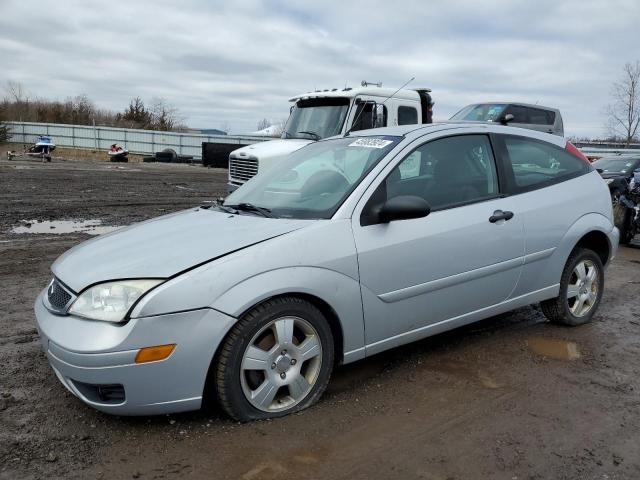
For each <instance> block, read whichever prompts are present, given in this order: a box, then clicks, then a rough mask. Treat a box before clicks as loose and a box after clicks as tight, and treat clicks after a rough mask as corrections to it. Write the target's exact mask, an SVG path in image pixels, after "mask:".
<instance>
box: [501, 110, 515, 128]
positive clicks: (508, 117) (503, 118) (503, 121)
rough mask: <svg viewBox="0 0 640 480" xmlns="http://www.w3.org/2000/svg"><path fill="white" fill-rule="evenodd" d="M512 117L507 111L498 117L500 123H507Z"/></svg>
mask: <svg viewBox="0 0 640 480" xmlns="http://www.w3.org/2000/svg"><path fill="white" fill-rule="evenodd" d="M513 119H514V116H513V114H511V113H507V114H506V115H503V116H501V117H500V123H501V124H502V125H506V124H508V123H509V122H510V121H512V120H513Z"/></svg>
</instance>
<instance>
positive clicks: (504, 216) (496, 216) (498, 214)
mask: <svg viewBox="0 0 640 480" xmlns="http://www.w3.org/2000/svg"><path fill="white" fill-rule="evenodd" d="M512 218H513V212H509V211H504V212H503V211H502V210H496V211H495V212H493V215H491V216H490V217H489V221H490V222H491V223H496V222H497V221H499V220H507V221H508V220H511V219H512Z"/></svg>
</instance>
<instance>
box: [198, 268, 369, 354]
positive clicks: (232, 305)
mask: <svg viewBox="0 0 640 480" xmlns="http://www.w3.org/2000/svg"><path fill="white" fill-rule="evenodd" d="M294 293H302V294H306V295H312V296H314V297H317V298H319V299H320V300H322V301H323V302H325V303H326V304H328V305H329V306H330V307H331V308H332V309H333V310H334V311H335V312H336V314H337V317H338V320H339V322H340V326H341V328H342V334H343V335H342V336H343V339H344V351H343V353H344V363H349V362H352V361H355V360H359V359H361V358H364V318H363V313H362V301H361V298H360V285H359V283H358V282H357V281H356V280H354V279H353V278H351V277H349V276H347V275H344V274H342V273H339V272H336V271H334V270H330V269H327V268H320V267H312V266H296V267H286V268H280V269H277V270H271V271H268V272H264V273H261V274H259V275H256V276H253V277H251V278H248V279H247V280H245V281H243V282H241V283H239V284H236V285H234V286H233V287H231V288H230V289H229V290H227V291H226V292H224V293H223V294H222V295H220V296H219V297H218V298H217V299H216V300H215V301H214V302H213V303H212V304H211V305H210V307H211V308H213V309H215V310H218V311H220V312H223V313H225V314H226V315H230V316H232V317H236V318H237V317H239V316H241V315H242V314H243V313H245V312H246V311H247V310H249V309H251V307H253V306H254V305H257V304H259V303H261V302H263V301H264V300H267V299H268V298H271V297H275V296H278V295H284V294H294Z"/></svg>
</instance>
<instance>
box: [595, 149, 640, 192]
mask: <svg viewBox="0 0 640 480" xmlns="http://www.w3.org/2000/svg"><path fill="white" fill-rule="evenodd" d="M593 166H594V167H595V169H596V170H598V172H599V173H600V176H601V177H602V178H604V179H605V183H606V184H607V185H610V184H612V183H614V184H615V183H617V182H616V180H618V179H623V180H624V181H625V183H626V184H628V183H629V182H631V179H632V178H633V176H634V174H635V173H640V156H635V155H631V156H627V155H612V156H607V157H602V158H599V159H598V160H596V161H594V162H593ZM618 193H619V192H618Z"/></svg>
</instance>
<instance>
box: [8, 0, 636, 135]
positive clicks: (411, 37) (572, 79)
mask: <svg viewBox="0 0 640 480" xmlns="http://www.w3.org/2000/svg"><path fill="white" fill-rule="evenodd" d="M639 32H640V1H638V0H607V1H604V0H600V1H589V0H577V1H561V0H552V1H545V0H538V1H535V2H533V1H529V0H524V1H516V0H512V1H492V0H483V1H478V0H470V1H454V0H449V1H429V2H427V1H424V0H422V1H420V0H417V1H403V0H399V1H381V2H377V1H373V0H371V1H368V2H349V1H348V0H342V1H335V0H324V1H322V2H308V1H300V2H294V1H289V0H274V1H269V2H259V1H240V0H234V1H224V2H223V1H206V0H200V1H197V0H181V1H179V2H176V1H169V0H148V1H142V0H140V1H135V0H128V1H120V0H103V1H91V0H64V1H37V0H34V1H25V0H0V82H1V83H2V84H5V83H6V81H8V80H13V81H17V82H20V83H21V84H22V85H23V86H24V87H25V89H26V90H27V91H28V92H30V93H31V94H33V95H36V96H39V97H46V98H50V99H53V98H57V99H60V100H63V99H65V98H66V97H68V96H75V95H78V94H82V93H85V94H87V95H88V96H89V98H90V99H91V100H93V101H94V102H95V103H96V105H97V106H98V107H101V108H109V109H113V110H122V109H124V108H125V106H126V105H127V104H128V102H129V100H130V99H131V98H132V97H135V96H140V97H142V98H143V99H144V100H147V101H148V100H150V99H151V98H152V97H162V98H165V99H166V100H167V101H168V102H169V103H171V104H172V105H173V106H175V107H177V108H178V109H179V111H180V113H181V114H182V116H183V117H184V119H185V121H186V123H187V124H188V125H189V126H191V127H210V128H217V127H220V126H222V125H224V124H225V123H227V124H228V125H229V126H230V127H231V130H232V132H242V131H245V132H246V131H251V130H255V127H256V124H257V122H258V120H260V119H261V118H264V117H266V118H269V119H273V120H278V119H283V118H286V117H287V116H288V113H289V104H288V102H287V99H288V98H290V97H291V96H293V95H295V94H297V93H302V92H306V91H309V90H312V89H315V88H322V89H324V88H333V87H344V86H345V85H348V86H357V85H358V84H359V83H360V81H361V80H363V79H367V80H369V81H382V82H383V84H384V86H387V87H399V86H400V85H402V84H403V83H404V82H405V81H406V80H408V79H409V78H410V77H413V76H415V77H416V79H415V81H414V82H413V83H412V85H411V86H415V87H418V86H426V87H430V88H432V89H433V97H434V100H435V102H436V105H435V108H434V111H435V118H436V120H437V119H446V118H449V116H450V115H451V114H453V113H455V112H456V111H457V110H458V109H460V108H461V107H463V106H464V105H466V104H468V103H473V102H479V101H490V100H491V101H495V100H518V101H525V102H531V103H536V102H538V103H540V104H541V105H548V106H554V107H558V108H560V110H561V112H562V114H563V117H564V119H565V132H566V133H567V134H569V135H571V134H576V135H591V136H595V135H602V134H603V133H604V127H603V124H604V120H605V119H604V114H603V108H604V106H605V105H606V104H607V103H608V102H609V100H610V99H609V93H610V88H611V83H612V82H613V81H614V80H615V79H616V78H617V77H619V76H620V73H621V71H622V67H623V65H624V64H625V62H628V61H635V60H636V59H638V58H640V33H639Z"/></svg>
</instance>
